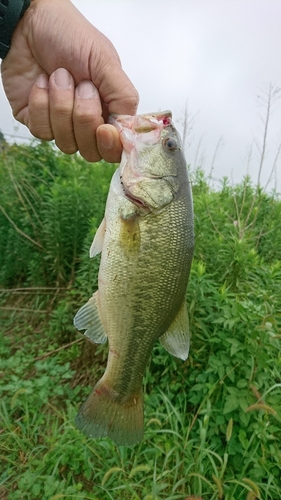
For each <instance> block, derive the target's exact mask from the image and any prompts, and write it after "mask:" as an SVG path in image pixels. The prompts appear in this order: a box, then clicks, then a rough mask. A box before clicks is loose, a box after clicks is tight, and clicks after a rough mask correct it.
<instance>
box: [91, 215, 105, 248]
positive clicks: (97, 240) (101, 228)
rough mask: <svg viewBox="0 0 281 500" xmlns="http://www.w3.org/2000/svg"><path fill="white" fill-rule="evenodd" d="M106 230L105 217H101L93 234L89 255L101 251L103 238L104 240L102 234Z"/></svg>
mask: <svg viewBox="0 0 281 500" xmlns="http://www.w3.org/2000/svg"><path fill="white" fill-rule="evenodd" d="M105 231H106V224H105V218H103V219H102V221H101V223H100V225H99V228H98V230H97V232H96V234H95V237H94V240H93V243H92V244H91V248H90V257H91V258H92V257H95V256H96V255H98V254H99V253H101V251H102V247H103V240H104V235H105Z"/></svg>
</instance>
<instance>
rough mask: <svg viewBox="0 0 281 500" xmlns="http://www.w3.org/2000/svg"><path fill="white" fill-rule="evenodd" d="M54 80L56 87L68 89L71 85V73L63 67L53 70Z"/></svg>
mask: <svg viewBox="0 0 281 500" xmlns="http://www.w3.org/2000/svg"><path fill="white" fill-rule="evenodd" d="M54 80H55V84H56V85H57V87H59V88H61V89H69V88H70V86H71V75H70V74H69V73H68V71H67V70H66V69H64V68H59V69H57V70H56V71H55V72H54Z"/></svg>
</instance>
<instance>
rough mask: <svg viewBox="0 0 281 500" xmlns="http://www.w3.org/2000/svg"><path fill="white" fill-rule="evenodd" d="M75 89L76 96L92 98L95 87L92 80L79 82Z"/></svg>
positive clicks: (95, 90)
mask: <svg viewBox="0 0 281 500" xmlns="http://www.w3.org/2000/svg"><path fill="white" fill-rule="evenodd" d="M76 91H77V95H78V97H81V98H82V99H93V97H94V95H95V94H96V92H97V89H96V87H95V86H94V84H93V83H92V82H90V81H84V82H81V83H79V85H78V87H77V89H76Z"/></svg>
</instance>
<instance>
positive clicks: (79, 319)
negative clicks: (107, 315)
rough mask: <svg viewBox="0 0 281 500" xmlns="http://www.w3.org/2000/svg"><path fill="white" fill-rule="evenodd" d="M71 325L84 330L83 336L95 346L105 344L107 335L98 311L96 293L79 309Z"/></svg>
mask: <svg viewBox="0 0 281 500" xmlns="http://www.w3.org/2000/svg"><path fill="white" fill-rule="evenodd" d="M73 323H74V326H75V327H76V328H77V330H86V331H85V332H84V335H85V336H86V337H88V339H90V340H91V341H92V342H94V343H95V344H104V343H105V342H106V340H107V335H106V333H105V331H104V328H103V324H102V320H101V315H100V311H99V300H98V291H97V292H95V293H94V294H93V296H92V297H91V298H90V299H89V300H88V302H86V304H85V305H84V306H83V307H81V309H79V311H78V313H77V314H76V315H75V317H74V320H73Z"/></svg>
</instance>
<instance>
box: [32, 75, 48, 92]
mask: <svg viewBox="0 0 281 500" xmlns="http://www.w3.org/2000/svg"><path fill="white" fill-rule="evenodd" d="M35 83H36V87H38V88H39V89H47V88H48V86H49V82H48V78H47V76H46V75H43V74H42V75H39V76H38V77H37V79H36V82H35Z"/></svg>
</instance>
